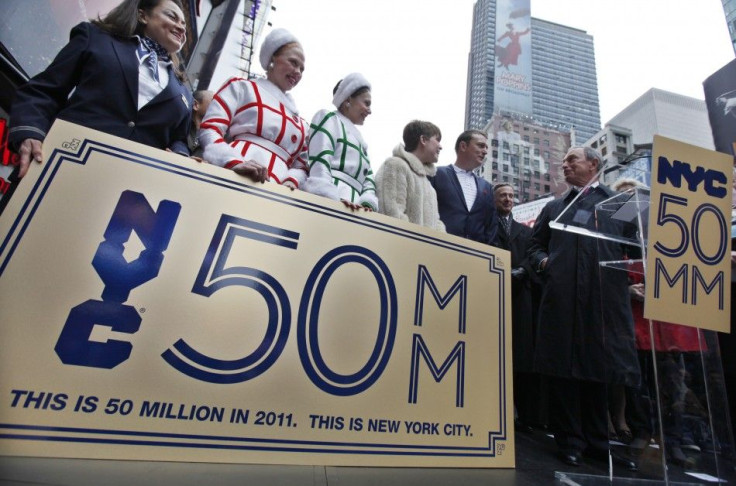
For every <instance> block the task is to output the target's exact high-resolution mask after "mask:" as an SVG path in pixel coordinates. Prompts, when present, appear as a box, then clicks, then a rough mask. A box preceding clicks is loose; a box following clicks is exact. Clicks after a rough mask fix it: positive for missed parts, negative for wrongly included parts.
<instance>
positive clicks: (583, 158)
mask: <svg viewBox="0 0 736 486" xmlns="http://www.w3.org/2000/svg"><path fill="white" fill-rule="evenodd" d="M600 164H601V157H600V155H599V154H598V152H596V151H595V150H593V149H591V148H589V147H573V148H571V149H570V150H569V151H568V153H567V155H566V156H565V158H564V159H563V162H562V170H563V173H564V176H565V180H566V182H567V183H568V184H570V185H571V186H573V188H572V189H571V190H570V191H568V193H566V194H564V195H563V196H562V197H560V198H558V199H555V200H554V201H550V202H549V203H547V205H546V206H545V207H544V209H542V212H541V213H540V215H539V217H538V218H537V221H536V223H535V224H534V231H533V233H532V245H531V247H530V248H529V262H530V264H531V265H532V268H534V269H536V270H538V271H539V272H540V274H541V275H542V277H543V278H544V290H543V292H542V301H541V305H540V308H539V319H538V322H537V336H536V341H535V344H536V347H535V350H534V370H535V371H537V372H539V373H541V374H543V375H545V380H546V381H547V382H548V384H549V390H550V396H549V407H550V411H549V418H550V427H551V428H552V431H553V432H554V434H555V441H556V442H557V446H558V447H559V452H560V459H561V460H562V461H563V462H565V463H566V464H568V465H571V466H577V465H579V464H580V461H581V454H585V455H586V456H588V457H590V458H592V459H596V460H600V461H603V462H605V463H606V464H608V460H609V457H610V458H611V459H612V460H613V463H614V464H617V465H619V466H623V467H624V468H626V469H629V470H636V469H637V468H638V466H637V464H636V463H635V462H633V461H632V460H631V458H630V457H628V456H627V455H626V453H625V451H623V452H619V451H617V450H615V449H610V447H609V443H608V419H607V417H608V403H607V385H608V384H611V383H615V384H624V385H632V386H636V385H638V382H639V380H640V372H639V365H638V361H637V356H636V346H635V340H634V323H633V318H632V314H631V305H630V300H629V291H628V275H627V273H626V272H624V271H620V270H616V269H610V268H608V267H601V266H600V265H599V262H602V261H619V260H623V259H624V256H625V253H626V252H625V250H627V249H628V248H630V247H628V246H627V245H623V244H621V243H614V242H612V241H607V240H603V239H596V238H593V237H591V236H584V235H580V234H578V233H576V232H572V231H564V230H560V229H553V228H551V227H550V222H552V221H555V220H558V218H559V222H560V223H562V224H565V225H568V226H574V227H579V228H583V229H585V230H588V231H590V232H593V233H596V232H597V233H603V234H608V235H617V236H624V237H630V238H631V239H632V240H633V236H634V234H635V233H636V228H635V227H634V226H633V225H630V224H628V223H624V222H622V221H619V220H615V219H613V218H610V217H605V216H604V215H602V214H601V213H599V212H598V213H597V212H596V204H598V203H600V202H602V201H605V200H607V199H609V198H611V197H613V196H614V195H615V194H616V193H615V192H614V191H613V190H611V189H610V188H608V187H606V186H604V185H602V184H599V183H598V173H599V170H600ZM634 253H635V251H634V249H633V248H631V249H630V250H628V254H629V256H633V257H636V256H637V255H636V254H634ZM604 300H605V303H604Z"/></svg>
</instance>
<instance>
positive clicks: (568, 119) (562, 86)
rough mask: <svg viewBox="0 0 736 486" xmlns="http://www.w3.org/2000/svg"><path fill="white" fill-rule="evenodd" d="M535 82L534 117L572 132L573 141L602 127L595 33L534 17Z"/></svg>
mask: <svg viewBox="0 0 736 486" xmlns="http://www.w3.org/2000/svg"><path fill="white" fill-rule="evenodd" d="M532 85H533V88H532V98H533V113H532V116H533V117H534V119H535V120H537V121H539V122H542V123H545V124H556V125H558V127H559V128H558V129H559V130H561V131H568V132H572V133H573V135H574V137H573V138H574V140H573V141H572V143H573V144H577V143H582V142H583V141H585V140H587V139H588V138H590V137H592V136H593V135H594V134H595V133H597V132H598V131H599V130H600V128H601V114H600V107H599V104H598V78H597V75H596V69H595V51H594V48H593V36H591V35H589V34H587V33H586V32H585V31H583V30H579V29H574V28H572V27H566V26H564V25H559V24H555V23H552V22H547V21H545V20H540V19H534V18H533V19H532Z"/></svg>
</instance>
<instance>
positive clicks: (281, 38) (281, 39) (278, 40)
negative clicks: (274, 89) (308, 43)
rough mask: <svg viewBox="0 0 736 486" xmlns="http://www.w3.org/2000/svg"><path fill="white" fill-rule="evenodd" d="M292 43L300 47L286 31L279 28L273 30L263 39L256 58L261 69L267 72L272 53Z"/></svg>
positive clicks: (295, 39) (297, 41)
mask: <svg viewBox="0 0 736 486" xmlns="http://www.w3.org/2000/svg"><path fill="white" fill-rule="evenodd" d="M292 42H296V43H297V44H299V45H301V43H300V42H299V40H298V39H297V38H296V37H294V34H292V33H291V32H289V31H288V30H286V29H281V28H278V29H273V30H272V31H271V33H270V34H268V35H267V36H266V38H265V39H263V44H261V54H260V56H259V57H258V59H259V60H260V61H261V67H262V68H263V69H264V70H268V64H269V63H270V62H271V58H272V57H273V55H274V53H275V52H276V51H278V50H279V47H281V46H284V45H286V44H291V43H292Z"/></svg>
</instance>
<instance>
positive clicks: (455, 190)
mask: <svg viewBox="0 0 736 486" xmlns="http://www.w3.org/2000/svg"><path fill="white" fill-rule="evenodd" d="M487 153H488V138H487V137H486V134H485V133H483V132H481V131H480V130H466V131H464V132H463V133H461V134H460V136H459V137H458V138H457V141H456V142H455V154H456V160H455V163H454V164H453V165H448V166H443V167H438V168H437V174H436V175H435V176H434V177H433V178H431V182H432V186H433V187H434V190H435V191H436V192H437V204H438V206H439V212H440V219H442V222H443V223H444V224H445V228H446V229H447V232H448V233H450V234H453V235H457V236H462V237H463V238H468V239H470V240H475V241H479V242H481V243H485V244H487V245H496V244H497V240H496V235H497V228H498V218H497V216H496V206H495V203H494V200H493V189H492V188H491V185H490V184H489V183H488V181H486V180H485V179H482V178H480V177H478V176H477V175H475V173H473V170H475V169H477V168H478V167H480V166H481V165H483V160H484V159H485V157H486V154H487Z"/></svg>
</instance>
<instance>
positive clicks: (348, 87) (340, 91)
mask: <svg viewBox="0 0 736 486" xmlns="http://www.w3.org/2000/svg"><path fill="white" fill-rule="evenodd" d="M362 87H366V88H368V89H371V83H369V82H368V80H367V79H365V77H364V76H363V75H362V74H360V73H350V74H348V75H347V76H345V77H344V78H343V79H342V80H341V81H340V84H338V85H337V91H335V96H334V97H333V98H332V104H333V105H335V108H340V105H341V104H342V102H343V101H345V100H346V99H348V98H349V97H350V95H351V94H353V93H355V92H356V91H357V90H359V89H360V88H362Z"/></svg>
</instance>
